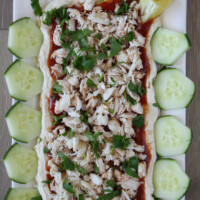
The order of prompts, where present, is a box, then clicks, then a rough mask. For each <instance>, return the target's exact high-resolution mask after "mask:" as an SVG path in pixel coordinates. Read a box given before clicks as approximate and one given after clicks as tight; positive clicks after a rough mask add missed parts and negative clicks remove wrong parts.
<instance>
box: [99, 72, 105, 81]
mask: <svg viewBox="0 0 200 200" xmlns="http://www.w3.org/2000/svg"><path fill="white" fill-rule="evenodd" d="M103 77H104V74H101V76H100V77H99V82H101V81H102V79H103Z"/></svg>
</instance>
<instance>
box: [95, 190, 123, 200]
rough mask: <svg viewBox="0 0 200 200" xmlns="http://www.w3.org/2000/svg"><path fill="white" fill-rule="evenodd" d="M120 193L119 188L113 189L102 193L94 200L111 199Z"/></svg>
mask: <svg viewBox="0 0 200 200" xmlns="http://www.w3.org/2000/svg"><path fill="white" fill-rule="evenodd" d="M120 194H121V190H119V189H118V190H115V191H112V192H110V193H107V194H104V195H103V196H101V197H99V198H97V199H96V200H111V199H113V198H114V197H117V196H119V195H120Z"/></svg>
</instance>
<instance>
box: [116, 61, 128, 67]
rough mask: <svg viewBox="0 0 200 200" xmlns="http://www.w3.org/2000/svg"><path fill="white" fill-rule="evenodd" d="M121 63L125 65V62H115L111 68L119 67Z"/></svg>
mask: <svg viewBox="0 0 200 200" xmlns="http://www.w3.org/2000/svg"><path fill="white" fill-rule="evenodd" d="M121 63H125V64H127V62H124V61H121V62H116V63H114V65H113V66H112V68H114V67H116V66H117V65H119V64H121Z"/></svg>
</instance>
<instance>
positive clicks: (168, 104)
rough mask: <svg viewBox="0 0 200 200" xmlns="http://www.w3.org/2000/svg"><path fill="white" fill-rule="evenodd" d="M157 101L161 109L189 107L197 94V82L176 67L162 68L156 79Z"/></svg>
mask: <svg viewBox="0 0 200 200" xmlns="http://www.w3.org/2000/svg"><path fill="white" fill-rule="evenodd" d="M154 89H155V97H156V101H157V103H158V105H159V107H160V108H161V109H164V110H168V109H179V108H185V107H187V106H188V105H189V104H190V102H191V101H192V99H193V97H194V94H195V84H194V82H192V81H191V80H190V79H189V78H187V77H186V76H184V75H183V74H182V73H181V72H180V71H179V70H177V69H175V68H166V69H164V70H161V71H160V72H159V73H158V75H157V76H156V78H155V81H154Z"/></svg>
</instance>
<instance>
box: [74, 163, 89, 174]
mask: <svg viewBox="0 0 200 200" xmlns="http://www.w3.org/2000/svg"><path fill="white" fill-rule="evenodd" d="M75 168H76V170H77V171H78V172H79V173H81V174H83V175H86V174H87V172H86V169H85V168H83V167H80V166H79V165H78V164H77V163H76V164H75Z"/></svg>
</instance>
